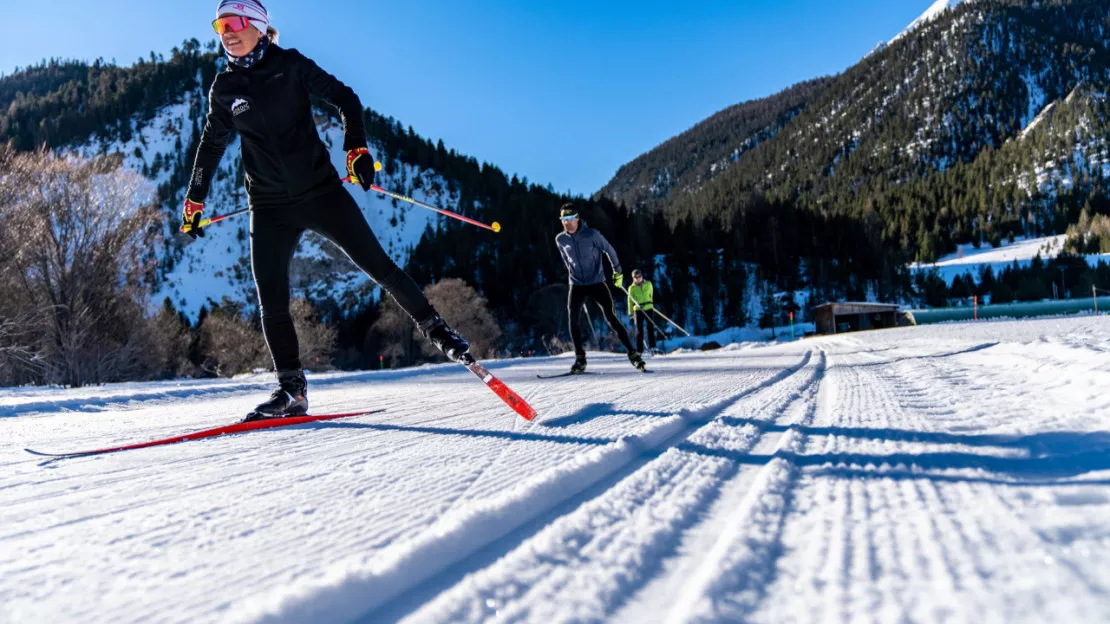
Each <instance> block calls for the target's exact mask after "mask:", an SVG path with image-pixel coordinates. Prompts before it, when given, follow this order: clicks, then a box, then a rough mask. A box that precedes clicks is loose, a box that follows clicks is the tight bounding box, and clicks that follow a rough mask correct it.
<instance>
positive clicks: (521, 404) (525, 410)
mask: <svg viewBox="0 0 1110 624" xmlns="http://www.w3.org/2000/svg"><path fill="white" fill-rule="evenodd" d="M467 360H469V361H463V362H462V365H463V366H465V367H466V368H467V369H468V370H470V372H472V373H474V374H475V375H476V376H477V377H478V379H481V380H482V383H484V384H486V386H488V387H489V389H490V390H493V393H494V394H496V395H497V396H499V397H501V400H502V401H504V402H505V404H506V405H508V406H509V407H511V408H513V411H514V412H516V413H517V414H520V415H521V417H522V418H524V420H532V419H533V418H535V417H536V410H534V409H532V406H531V405H528V402H527V401H525V400H524V399H522V398H520V395H519V394H517V393H516V392H513V389H512V388H510V387H508V386H506V385H505V383H504V382H503V381H501V380H500V379H498V378H497V377H494V376H493V373H491V372H489V371H488V370H486V367H485V366H482V364H481V363H480V362H477V361H475V360H474V359H473V358H469V357H468V358H467Z"/></svg>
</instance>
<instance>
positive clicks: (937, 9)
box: [888, 0, 964, 43]
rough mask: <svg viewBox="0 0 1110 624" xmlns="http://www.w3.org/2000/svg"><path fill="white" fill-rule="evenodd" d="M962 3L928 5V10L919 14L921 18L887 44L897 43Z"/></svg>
mask: <svg viewBox="0 0 1110 624" xmlns="http://www.w3.org/2000/svg"><path fill="white" fill-rule="evenodd" d="M963 1H964V0H936V2H934V3H933V4H932V5H930V6H929V8H928V9H925V12H924V13H922V14H921V17H918V18H917V19H915V20H914V21H912V22H910V25H909V26H906V28H905V29H904V30H902V32H900V33H898V34H897V35H895V36H894V38H893V39H891V40H890V41H889V42H888V43H894V42H895V41H898V40H899V39H901V38H902V37H905V36H906V35H908V34H909V33H911V32H913V30H914V29H915V28H918V27H920V26H921V25H922V24H926V23H928V22H930V21H932V20H934V19H936V18H937V17H938V16H940V14H941V13H944V12H945V11H947V10H948V9H951V8H955V7H956V6H957V5H959V4H960V3H961V2H963Z"/></svg>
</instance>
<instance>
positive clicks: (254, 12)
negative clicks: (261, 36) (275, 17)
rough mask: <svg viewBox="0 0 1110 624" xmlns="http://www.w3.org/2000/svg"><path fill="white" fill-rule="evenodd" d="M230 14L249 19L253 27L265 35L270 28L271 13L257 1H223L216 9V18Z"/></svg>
mask: <svg viewBox="0 0 1110 624" xmlns="http://www.w3.org/2000/svg"><path fill="white" fill-rule="evenodd" d="M228 14H231V15H238V16H240V17H245V18H247V19H248V20H249V21H250V23H251V25H252V26H254V27H255V28H257V29H258V30H259V31H260V32H263V33H265V32H266V29H267V28H268V27H269V26H270V14H269V12H267V11H266V7H264V6H262V3H261V2H257V1H256V0H222V1H221V2H220V6H219V7H218V8H217V9H216V17H219V16H221V15H228Z"/></svg>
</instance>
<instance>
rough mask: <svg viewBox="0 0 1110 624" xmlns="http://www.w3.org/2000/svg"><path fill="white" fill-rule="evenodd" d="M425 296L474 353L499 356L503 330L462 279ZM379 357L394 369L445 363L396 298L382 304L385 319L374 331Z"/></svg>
mask: <svg viewBox="0 0 1110 624" xmlns="http://www.w3.org/2000/svg"><path fill="white" fill-rule="evenodd" d="M424 294H425V295H426V296H427V297H428V300H429V301H430V302H431V303H432V305H433V306H435V308H436V310H437V311H438V312H439V313H440V314H441V315H443V318H444V320H446V321H447V324H448V325H450V326H451V327H453V328H454V329H456V330H458V332H459V333H460V334H462V335H463V336H464V337H466V339H467V340H468V341H469V342H470V352H471V353H472V354H474V356H475V357H478V358H483V357H489V356H492V355H494V354H495V349H496V347H497V343H498V341H499V340H500V339H501V328H500V327H498V325H497V322H496V321H495V320H494V319H493V315H492V314H490V311H489V306H488V304H487V302H486V299H485V297H482V296H481V295H479V294H478V291H476V290H474V288H473V287H471V286H470V285H469V284H467V283H466V282H464V281H463V280H461V279H455V278H451V279H445V280H442V281H440V282H439V283H437V284H434V285H432V286H428V287H427V288H425V289H424ZM371 333H372V334H373V335H374V338H375V340H376V342H377V344H378V345H379V353H380V354H381V355H382V356H383V357H385V358H386V359H388V360H389V361H390V363H391V365H406V364H412V363H414V362H416V361H417V360H418V359H424V360H428V361H442V360H443V359H444V357H443V354H442V353H440V352H439V350H437V349H436V348H435V347H434V346H432V344H431V343H430V342H428V341H426V340H424V338H423V337H422V336H421V335H420V333H419V330H418V329H417V327H416V324H415V323H413V322H412V319H411V318H409V316H408V315H407V314H405V312H404V311H403V310H401V308H400V306H398V305H397V303H396V302H395V301H393V298H392V297H385V298H384V299H383V300H382V303H381V315H380V316H379V317H378V320H377V321H376V322H375V323H374V326H373V327H372V328H371Z"/></svg>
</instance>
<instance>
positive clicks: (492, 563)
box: [0, 317, 1110, 624]
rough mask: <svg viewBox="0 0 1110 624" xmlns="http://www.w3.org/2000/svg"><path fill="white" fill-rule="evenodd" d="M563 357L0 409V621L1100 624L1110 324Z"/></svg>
mask: <svg viewBox="0 0 1110 624" xmlns="http://www.w3.org/2000/svg"><path fill="white" fill-rule="evenodd" d="M569 364H570V360H569V359H565V358H555V359H534V360H516V361H512V362H506V363H494V364H493V365H492V366H491V367H490V368H491V370H493V371H494V372H495V373H496V374H498V375H500V376H501V377H502V378H503V379H504V380H505V381H506V382H508V383H509V384H511V385H513V386H514V387H515V388H516V389H517V390H519V391H520V392H521V394H523V395H524V396H526V397H527V398H528V399H529V400H530V401H531V402H532V403H533V405H534V406H535V407H536V408H537V409H538V410H539V412H540V416H539V418H538V419H537V420H536V422H534V423H526V422H524V421H523V420H521V419H519V418H517V417H516V416H514V415H513V414H512V413H511V412H509V411H508V410H507V409H506V408H504V407H503V406H502V405H501V404H500V403H499V401H498V400H497V399H496V398H495V397H493V396H492V394H490V393H489V392H488V391H487V390H486V389H485V388H484V386H482V384H480V383H478V382H477V381H476V380H475V379H474V378H473V376H472V375H471V374H470V373H468V372H467V371H465V370H464V369H462V368H461V367H450V366H447V367H444V366H437V367H426V368H421V369H416V370H411V371H398V372H389V371H386V372H378V373H360V374H329V375H317V376H313V377H311V381H312V386H311V390H310V398H311V399H312V401H313V404H314V406H315V408H316V411H317V412H340V411H357V410H360V409H367V408H373V407H384V408H387V410H388V411H387V412H386V413H384V414H378V415H374V416H366V417H359V418H354V419H351V420H346V421H338V422H330V423H316V424H315V425H304V426H300V427H294V428H289V429H278V430H272V431H261V432H254V433H248V434H245V435H241V436H233V437H225V438H218V439H212V440H204V441H195V442H187V443H183V444H179V445H176V446H170V447H161V448H154V449H145V450H137V451H130V452H125V453H119V454H113V455H102V456H97V457H86V458H77V459H67V460H61V461H53V462H44V461H43V460H42V459H41V458H35V457H32V456H30V455H28V454H26V453H24V452H23V450H22V449H23V448H24V447H32V448H36V449H39V450H44V451H64V450H77V449H84V448H92V447H99V446H104V445H114V444H119V443H126V442H131V441H142V440H146V439H151V438H156V437H163V436H168V435H173V434H177V433H181V432H187V431H190V430H194V429H203V428H208V427H212V426H217V425H221V424H225V423H228V422H230V421H232V420H234V419H236V418H237V417H238V416H239V415H240V414H242V413H244V412H245V411H246V410H248V409H249V408H250V407H251V406H252V405H253V404H254V403H256V402H257V401H258V400H259V399H260V398H264V396H262V395H264V394H265V390H264V389H265V388H266V386H267V383H268V380H267V379H266V378H264V377H251V378H244V379H236V380H232V381H194V382H174V383H161V384H135V385H124V386H119V387H104V388H91V389H80V390H72V391H48V390H35V389H20V390H15V391H12V390H7V391H0V428H2V429H3V432H4V435H3V440H4V444H3V445H2V447H0V467H2V469H0V622H20V623H22V622H254V621H289V622H389V621H397V620H403V621H408V622H448V621H451V622H480V621H488V620H494V619H496V620H497V621H509V622H525V621H527V622H544V623H546V622H570V621H575V622H582V621H617V622H709V621H750V622H768V623H770V622H776V623H777V622H840V621H869V622H870V621H875V622H903V621H914V622H974V623H975V624H982V623H986V622H1096V621H1110V563H1108V562H1110V320H1108V319H1105V318H1091V317H1088V318H1079V319H1067V320H1042V321H1026V322H1008V323H983V324H979V325H970V324H968V325H945V326H931V327H922V328H911V329H899V330H890V331H884V332H874V333H867V334H856V335H850V336H838V337H834V338H820V339H810V340H802V341H798V342H794V343H789V344H781V345H772V346H761V347H744V348H730V349H726V350H721V351H715V352H709V353H687V354H679V355H672V356H667V357H662V358H655V359H653V360H650V361H649V364H650V366H651V368H653V369H654V370H655V371H656V372H655V373H654V374H652V375H640V374H638V373H636V372H635V371H633V369H632V368H631V367H630V366H629V365H628V363H627V361H626V360H624V359H623V358H621V357H614V356H602V355H595V356H593V357H592V359H591V368H592V369H593V370H596V371H598V372H600V373H601V374H598V375H590V376H585V377H580V378H570V379H556V380H538V379H536V378H535V375H536V374H537V373H540V372H544V373H550V372H555V371H559V370H561V369H564V368H565V367H567V366H569ZM184 399H188V400H189V402H188V404H187V405H186V404H185V402H184Z"/></svg>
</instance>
